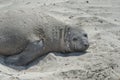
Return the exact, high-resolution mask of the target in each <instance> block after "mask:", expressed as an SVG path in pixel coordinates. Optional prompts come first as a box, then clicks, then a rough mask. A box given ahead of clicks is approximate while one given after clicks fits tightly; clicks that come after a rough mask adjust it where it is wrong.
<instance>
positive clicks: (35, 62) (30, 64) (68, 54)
mask: <svg viewBox="0 0 120 80" xmlns="http://www.w3.org/2000/svg"><path fill="white" fill-rule="evenodd" d="M52 53H53V54H54V55H55V56H61V57H70V56H81V55H84V54H86V53H87V52H72V53H60V52H59V53H58V52H52ZM48 54H49V53H48ZM48 54H46V55H43V56H40V57H38V58H37V59H35V60H33V61H32V62H30V63H28V64H27V65H25V66H14V65H8V64H5V63H4V60H5V57H4V56H0V63H1V64H3V65H5V66H7V67H10V68H12V69H15V70H18V71H21V70H26V69H28V68H30V67H31V66H34V65H36V64H38V63H39V62H40V61H42V60H43V59H44V58H45V57H46V56H47V55H48Z"/></svg>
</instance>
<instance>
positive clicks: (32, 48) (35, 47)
mask: <svg viewBox="0 0 120 80" xmlns="http://www.w3.org/2000/svg"><path fill="white" fill-rule="evenodd" d="M43 45H44V44H43V40H40V41H39V40H37V41H34V42H30V43H29V44H28V46H27V47H26V49H25V50H24V51H23V52H21V53H20V54H18V55H14V56H9V57H6V59H5V63H6V64H12V65H17V66H22V65H26V64H28V63H29V62H31V61H33V60H34V59H35V58H37V57H39V56H41V55H43Z"/></svg>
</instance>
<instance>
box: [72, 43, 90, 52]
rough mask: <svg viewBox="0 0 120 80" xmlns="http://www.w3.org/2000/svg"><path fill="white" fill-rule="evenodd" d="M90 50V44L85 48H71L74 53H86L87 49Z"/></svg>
mask: <svg viewBox="0 0 120 80" xmlns="http://www.w3.org/2000/svg"><path fill="white" fill-rule="evenodd" d="M88 48H89V44H85V45H84V46H82V47H79V48H78V47H76V46H74V48H71V49H72V51H73V52H84V51H86V50H87V49H88Z"/></svg>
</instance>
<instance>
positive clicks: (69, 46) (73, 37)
mask: <svg viewBox="0 0 120 80" xmlns="http://www.w3.org/2000/svg"><path fill="white" fill-rule="evenodd" d="M65 43H66V48H65V49H66V52H82V51H86V50H87V49H88V47H89V42H88V35H87V33H86V32H85V31H84V30H82V29H80V28H69V29H68V30H67V34H66V40H65Z"/></svg>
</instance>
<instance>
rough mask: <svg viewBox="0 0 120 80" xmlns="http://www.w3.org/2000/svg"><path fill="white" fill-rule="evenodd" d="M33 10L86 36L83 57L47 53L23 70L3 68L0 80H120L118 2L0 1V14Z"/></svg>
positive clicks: (96, 0)
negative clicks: (88, 43) (76, 28)
mask: <svg viewBox="0 0 120 80" xmlns="http://www.w3.org/2000/svg"><path fill="white" fill-rule="evenodd" d="M19 7H20V8H21V7H23V8H27V7H30V8H36V9H38V10H39V9H41V10H44V11H45V12H46V13H48V14H49V15H51V16H53V17H55V18H57V19H59V20H61V21H63V22H65V23H68V24H74V25H79V26H80V27H82V28H83V29H84V30H85V31H86V32H87V33H88V36H89V42H90V47H89V49H88V50H87V53H85V54H82V53H70V54H67V55H64V54H61V53H49V54H48V55H46V56H43V57H40V58H38V59H37V60H35V61H34V62H32V63H31V64H29V65H28V66H27V67H23V66H19V67H18V66H6V65H5V64H4V57H3V56H1V57H0V63H1V64H0V80H120V60H119V59H120V0H0V11H2V10H8V9H14V8H19Z"/></svg>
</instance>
